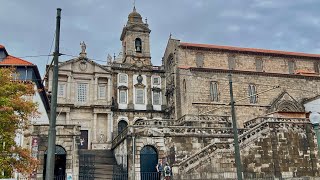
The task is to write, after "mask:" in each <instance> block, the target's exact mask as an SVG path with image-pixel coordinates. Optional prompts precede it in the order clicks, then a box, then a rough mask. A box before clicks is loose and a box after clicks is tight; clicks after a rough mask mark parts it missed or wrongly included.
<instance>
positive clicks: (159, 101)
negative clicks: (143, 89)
mask: <svg viewBox="0 0 320 180" xmlns="http://www.w3.org/2000/svg"><path fill="white" fill-rule="evenodd" d="M156 94H158V98H159V99H158V103H156V101H155V99H156V98H155V97H156V96H155V95H156ZM152 104H153V105H161V92H160V91H153V92H152Z"/></svg>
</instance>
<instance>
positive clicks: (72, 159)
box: [30, 125, 80, 179]
mask: <svg viewBox="0 0 320 180" xmlns="http://www.w3.org/2000/svg"><path fill="white" fill-rule="evenodd" d="M48 130H49V125H33V126H32V128H31V130H30V131H31V136H32V137H37V138H38V143H39V147H38V160H39V165H38V169H37V178H42V177H43V169H44V165H45V164H44V162H45V159H44V157H45V153H46V151H47V148H48ZM56 130H57V131H56V145H58V146H61V147H63V148H64V149H65V150H66V152H67V153H66V154H67V157H66V173H68V174H72V175H73V178H75V179H78V175H79V160H78V144H77V139H78V138H79V136H80V126H77V125H57V127H56Z"/></svg>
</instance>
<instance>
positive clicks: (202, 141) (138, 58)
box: [36, 8, 320, 180]
mask: <svg viewBox="0 0 320 180" xmlns="http://www.w3.org/2000/svg"><path fill="white" fill-rule="evenodd" d="M150 32H151V30H150V28H149V25H148V24H147V22H143V20H142V16H141V15H140V14H139V13H138V12H137V11H136V9H135V8H134V9H133V11H132V12H131V13H130V14H129V16H128V21H127V24H126V25H125V27H124V28H123V30H122V33H121V36H120V40H121V43H122V52H121V53H120V54H119V56H118V57H117V58H115V59H112V58H111V57H110V56H109V57H108V60H107V65H101V64H98V63H96V62H94V61H92V60H90V58H89V57H87V54H86V46H85V44H84V43H81V47H82V51H81V53H80V54H79V57H77V58H74V59H71V60H68V61H66V62H62V63H60V65H59V83H58V108H57V114H58V115H57V116H58V117H57V124H58V127H59V128H60V129H61V130H60V131H61V134H63V133H64V134H65V136H61V138H58V139H57V142H58V143H57V145H59V146H61V147H63V148H64V149H65V150H67V151H68V153H71V154H73V156H72V158H70V157H69V156H68V157H67V166H66V167H67V171H66V172H67V173H70V174H72V175H73V178H74V179H78V177H79V174H81V173H83V174H84V175H88V176H91V174H92V173H93V174H94V173H98V172H99V170H98V169H95V171H92V172H91V171H90V172H89V171H86V172H82V170H81V164H82V163H85V162H83V161H81V159H82V157H86V156H85V155H90V156H91V155H92V156H95V157H96V158H95V159H100V160H101V161H107V160H108V159H110V158H111V157H109V156H108V158H106V160H105V159H104V157H103V153H102V152H104V151H106V152H107V151H108V152H111V153H112V155H113V157H112V158H113V159H114V161H115V162H114V163H116V164H117V165H112V167H113V170H112V171H111V174H112V173H113V174H115V172H117V174H121V173H122V174H124V175H125V176H126V178H127V179H136V180H137V179H144V177H146V175H148V173H149V174H150V173H151V174H152V173H154V174H156V171H155V166H156V164H157V162H158V160H160V159H161V160H163V161H164V162H168V163H169V164H170V165H171V166H172V170H173V176H174V178H175V179H227V178H236V170H235V165H234V156H233V154H234V147H233V132H232V128H231V114H230V104H229V102H230V94H229V79H228V75H229V74H231V75H232V80H233V89H234V97H235V102H236V103H235V105H236V117H237V125H238V128H239V130H238V133H239V143H240V150H241V159H242V166H243V167H242V170H243V174H244V177H246V178H259V177H261V178H265V177H273V178H294V177H317V176H320V174H319V168H320V164H319V161H318V158H317V156H318V151H317V144H316V138H315V135H314V131H313V129H312V125H311V124H310V121H309V119H308V113H309V112H308V111H306V109H305V104H306V103H308V102H310V100H314V99H315V98H316V97H318V94H319V91H320V76H319V67H320V66H319V64H320V61H319V59H320V55H317V54H306V53H297V52H284V51H274V50H264V49H253V48H240V47H230V46H218V45H209V44H195V43H185V42H181V41H180V40H178V39H173V38H172V37H170V38H169V40H168V44H167V47H166V49H165V52H164V56H163V61H162V62H163V64H162V65H161V66H153V65H152V62H151V53H150V45H151V44H150V39H149V37H150ZM48 68H49V69H50V67H48ZM51 81H52V71H49V76H48V77H47V83H46V85H47V89H48V91H50V90H51V87H50V85H51V83H50V82H51ZM313 102H315V101H313ZM319 112H320V110H319ZM68 128H69V129H68ZM36 129H37V128H36ZM38 131H39V132H38V133H40V130H39V128H38ZM68 132H69V133H70V132H72V133H71V134H72V135H71V134H69V135H67V134H68ZM63 138H64V139H63ZM68 138H69V140H67V139H68ZM71 138H72V139H71ZM65 142H69V144H68V145H67V146H66V143H65ZM98 155H99V156H98ZM105 155H106V154H105ZM97 157H99V158H97ZM100 157H101V158H100ZM68 158H69V159H68ZM112 158H111V159H112ZM71 159H73V160H71ZM68 160H69V161H68ZM99 163H102V164H103V163H104V162H100V161H99ZM105 163H106V162H105ZM100 165H101V164H98V165H97V164H95V165H93V168H95V167H98V166H99V167H106V166H107V165H109V164H103V166H100ZM94 166H95V167H94ZM86 167H90V166H89V165H88V166H86ZM115 170H116V171H115ZM103 171H108V169H103ZM100 175H101V174H100ZM101 176H104V177H107V175H103V174H102V175H101ZM93 177H96V175H94V176H93ZM80 179H81V177H80ZM106 179H107V178H106Z"/></svg>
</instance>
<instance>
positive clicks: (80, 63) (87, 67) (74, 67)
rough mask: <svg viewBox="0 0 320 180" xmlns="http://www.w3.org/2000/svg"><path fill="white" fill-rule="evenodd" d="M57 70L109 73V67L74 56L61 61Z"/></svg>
mask: <svg viewBox="0 0 320 180" xmlns="http://www.w3.org/2000/svg"><path fill="white" fill-rule="evenodd" d="M59 70H65V71H72V72H74V73H104V74H105V73H108V74H111V71H110V70H109V69H107V68H105V67H103V66H102V65H100V64H98V63H95V62H94V61H91V60H89V59H86V58H76V59H71V60H69V61H66V62H63V63H61V64H60V65H59Z"/></svg>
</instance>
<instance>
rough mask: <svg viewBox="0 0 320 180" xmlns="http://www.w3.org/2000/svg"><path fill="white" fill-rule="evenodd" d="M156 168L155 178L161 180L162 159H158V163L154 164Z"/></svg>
mask: <svg viewBox="0 0 320 180" xmlns="http://www.w3.org/2000/svg"><path fill="white" fill-rule="evenodd" d="M156 169H157V172H158V174H157V176H158V177H157V179H158V180H163V163H162V159H160V160H159V163H158V164H157V166H156Z"/></svg>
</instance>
